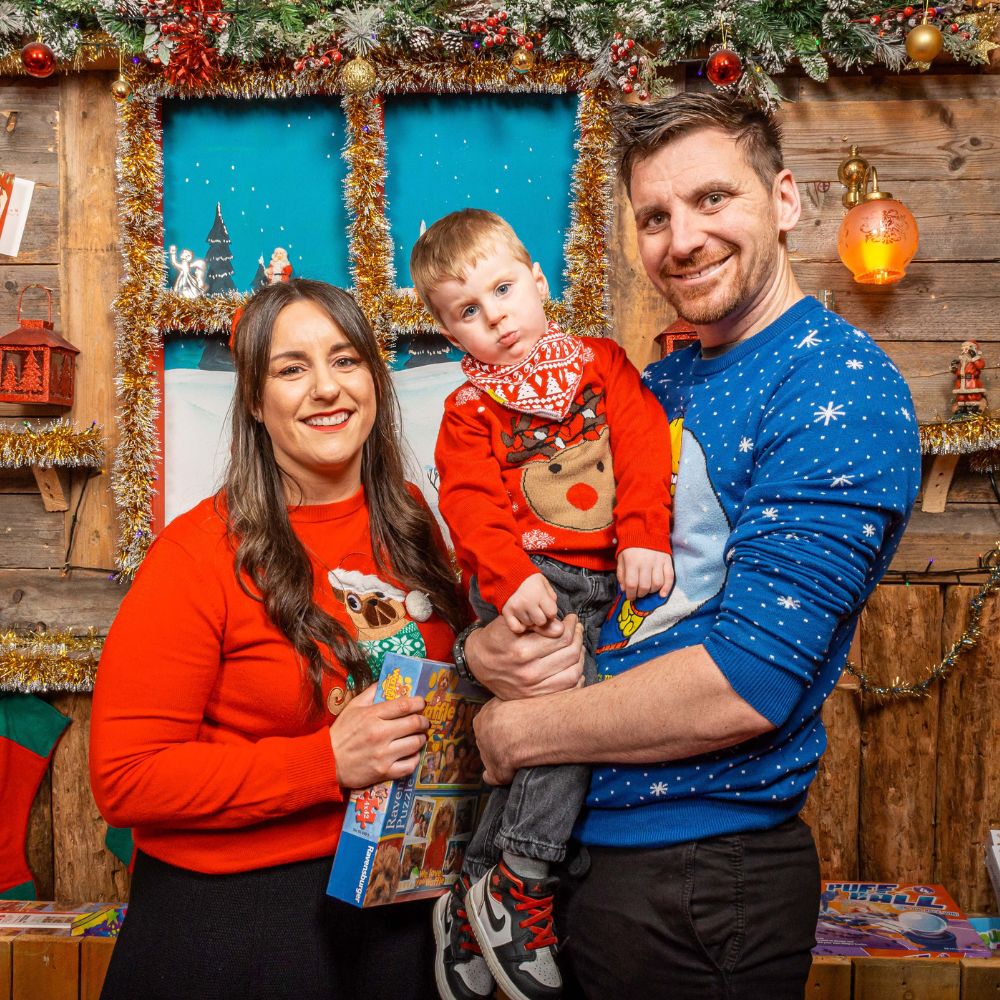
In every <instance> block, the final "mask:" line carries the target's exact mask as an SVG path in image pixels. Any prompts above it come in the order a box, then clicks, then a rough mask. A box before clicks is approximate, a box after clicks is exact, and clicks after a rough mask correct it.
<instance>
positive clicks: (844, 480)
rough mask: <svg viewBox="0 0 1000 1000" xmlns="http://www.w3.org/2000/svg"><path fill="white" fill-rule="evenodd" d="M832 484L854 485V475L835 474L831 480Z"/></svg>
mask: <svg viewBox="0 0 1000 1000" xmlns="http://www.w3.org/2000/svg"><path fill="white" fill-rule="evenodd" d="M830 485H831V486H853V485H854V476H834V477H833V479H831V480H830Z"/></svg>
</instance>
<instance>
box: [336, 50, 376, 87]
mask: <svg viewBox="0 0 1000 1000" xmlns="http://www.w3.org/2000/svg"><path fill="white" fill-rule="evenodd" d="M340 79H341V81H342V82H343V84H344V90H345V91H346V92H347V93H348V94H366V93H367V92H368V91H369V90H371V89H372V87H374V86H375V67H374V66H373V65H372V64H371V63H370V62H369V61H368V60H367V59H362V57H361V56H355V57H354V58H353V59H352V60H351V61H350V62H349V63H346V64H345V65H344V68H343V69H342V70H341V71H340Z"/></svg>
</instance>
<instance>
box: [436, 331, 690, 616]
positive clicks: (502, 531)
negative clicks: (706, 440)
mask: <svg viewBox="0 0 1000 1000" xmlns="http://www.w3.org/2000/svg"><path fill="white" fill-rule="evenodd" d="M582 343H583V348H584V353H583V358H584V369H583V375H582V377H581V379H580V382H579V386H578V389H577V393H576V396H575V398H574V401H573V403H572V405H571V406H570V408H569V412H568V414H567V415H566V417H565V419H564V420H562V421H561V422H560V421H558V420H552V419H549V418H546V417H540V416H532V415H528V414H525V413H520V412H517V411H515V410H512V409H509V408H508V407H506V406H504V405H503V404H502V403H500V402H498V401H497V400H495V399H494V398H492V396H490V395H489V394H488V393H486V392H484V391H482V390H481V389H478V388H477V387H476V386H474V385H473V384H472V383H471V382H466V383H465V384H464V385H462V386H460V387H459V388H458V389H457V390H456V391H455V392H453V393H452V394H451V395H450V396H449V397H448V398H447V400H445V409H444V419H443V421H442V423H441V430H440V433H439V435H438V441H437V449H436V452H435V461H436V463H437V467H438V471H439V473H440V477H441V484H440V499H439V506H440V509H441V513H442V515H443V516H444V519H445V521H446V522H447V524H448V528H449V530H450V531H451V538H452V542H453V543H454V546H455V553H456V555H457V556H458V560H459V563H460V564H461V567H462V570H463V573H464V575H465V578H466V580H467V579H468V578H469V576H475V577H476V579H477V581H478V584H479V589H480V592H481V593H482V595H483V597H484V598H485V599H486V600H487V601H489V602H490V603H491V604H492V605H493V606H494V607H496V608H497V609H498V610H499V609H501V608H502V607H503V606H504V604H506V602H507V600H508V599H509V598H510V596H511V595H512V594H513V593H514V591H515V590H517V588H518V587H519V586H520V585H521V584H522V583H523V582H524V580H525V579H527V577H529V576H531V575H532V574H533V573H537V572H538V568H537V567H536V566H535V565H534V563H532V562H531V560H530V559H529V557H528V554H529V553H536V554H541V555H546V556H551V557H552V558H553V559H556V560H558V561H560V562H564V563H569V564H571V565H574V566H582V567H584V568H587V569H595V570H612V569H614V568H615V565H616V557H617V553H618V552H620V551H621V550H622V549H625V548H631V547H636V546H638V547H641V548H647V549H656V550H658V551H660V552H669V551H670V483H671V477H672V473H673V468H672V465H671V457H670V433H669V428H668V426H667V420H666V416H665V415H664V412H663V407H661V406H660V404H659V403H658V402H657V401H656V399H655V398H654V397H653V395H652V394H651V393H650V392H649V391H648V390H647V389H646V388H645V387H644V386H643V384H642V380H641V379H640V377H639V373H638V372H637V371H636V370H635V368H634V367H633V366H632V364H631V362H630V361H629V360H628V358H627V357H626V355H625V352H624V351H623V350H622V349H621V348H620V347H619V346H618V345H617V344H615V343H614V342H613V341H610V340H604V339H601V338H596V337H584V338H582Z"/></svg>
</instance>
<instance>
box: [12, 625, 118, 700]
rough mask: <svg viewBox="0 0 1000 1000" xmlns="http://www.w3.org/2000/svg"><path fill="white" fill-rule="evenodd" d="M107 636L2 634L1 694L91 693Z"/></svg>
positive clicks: (89, 634)
mask: <svg viewBox="0 0 1000 1000" xmlns="http://www.w3.org/2000/svg"><path fill="white" fill-rule="evenodd" d="M103 645H104V637H103V636H99V635H97V633H96V632H95V631H94V630H93V629H91V630H90V631H88V632H87V634H86V635H74V634H73V633H72V632H66V631H58V630H52V631H47V632H21V631H15V630H11V629H5V630H3V631H0V691H4V692H7V691H20V692H22V693H25V694H32V693H35V692H43V691H90V690H92V689H93V687H94V677H95V676H96V674H97V661H98V659H99V658H100V655H101V648H102V646H103Z"/></svg>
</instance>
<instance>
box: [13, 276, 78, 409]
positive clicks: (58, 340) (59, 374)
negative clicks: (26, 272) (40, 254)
mask: <svg viewBox="0 0 1000 1000" xmlns="http://www.w3.org/2000/svg"><path fill="white" fill-rule="evenodd" d="M29 288H41V289H42V291H43V292H45V294H46V295H47V296H48V302H49V316H48V319H21V303H22V302H23V300H24V293H25V292H26V291H27V290H28V289H29ZM17 323H18V326H17V329H16V330H12V331H11V332H10V333H8V334H6V335H5V336H3V337H0V402H2V403H44V404H45V405H47V406H72V405H73V382H74V373H75V366H76V355H77V354H79V353H80V352H79V350H78V349H77V348H76V347H74V346H73V345H72V344H71V343H70V342H69V341H67V340H63V338H62V337H60V336H59V334H58V333H56V332H55V330H54V329H53V326H52V292H51V290H50V289H48V288H45V287H44V286H43V285H25V286H24V288H23V289H22V290H21V295H20V297H19V298H18V300H17Z"/></svg>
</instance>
